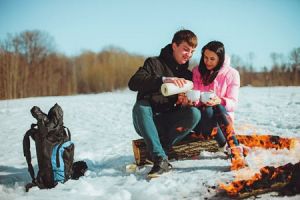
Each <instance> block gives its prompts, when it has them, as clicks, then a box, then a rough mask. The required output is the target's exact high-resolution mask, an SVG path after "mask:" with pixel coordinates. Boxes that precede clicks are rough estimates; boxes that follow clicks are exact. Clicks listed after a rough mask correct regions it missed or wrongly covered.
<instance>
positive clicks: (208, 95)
mask: <svg viewBox="0 0 300 200" xmlns="http://www.w3.org/2000/svg"><path fill="white" fill-rule="evenodd" d="M215 96H216V94H215V93H214V92H201V98H200V101H201V102H202V103H207V102H208V101H209V100H211V99H212V98H214V97H215Z"/></svg>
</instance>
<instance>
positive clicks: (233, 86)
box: [192, 56, 240, 121]
mask: <svg viewBox="0 0 300 200" xmlns="http://www.w3.org/2000/svg"><path fill="white" fill-rule="evenodd" d="M192 71H193V83H194V90H200V91H201V92H208V91H211V90H213V91H214V92H215V93H216V95H217V96H218V97H220V98H221V105H223V106H224V107H225V109H226V110H227V112H228V114H229V115H230V117H231V119H232V121H233V120H234V110H235V109H236V108H237V103H238V96H239V88H240V75H239V72H238V71H237V70H236V69H234V68H232V67H231V66H230V58H229V57H228V56H225V61H224V64H223V66H222V67H221V69H220V71H219V73H218V75H217V77H216V78H215V80H214V81H213V82H212V83H211V84H209V85H207V86H204V84H203V83H202V79H201V74H200V72H199V70H198V66H196V67H194V68H193V70H192Z"/></svg>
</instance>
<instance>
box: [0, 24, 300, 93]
mask: <svg viewBox="0 0 300 200" xmlns="http://www.w3.org/2000/svg"><path fill="white" fill-rule="evenodd" d="M53 45H54V40H53V39H52V38H51V36H49V35H48V34H47V33H45V32H41V31H38V30H35V31H24V32H21V33H18V34H15V35H12V34H8V36H7V38H5V39H4V40H0V99H16V98H25V97H34V96H60V95H74V94H86V93H99V92H107V91H113V90H116V89H123V88H126V87H127V83H128V80H129V78H130V77H131V76H132V74H133V73H134V72H135V71H136V70H137V68H138V67H140V66H142V65H143V62H144V60H145V57H144V56H141V55H134V54H129V53H127V52H126V51H125V50H122V49H119V48H116V47H107V48H105V49H103V50H102V51H101V52H97V53H96V52H92V51H84V52H82V53H81V54H80V55H78V56H74V57H68V56H66V55H64V54H62V53H59V52H57V51H56V50H55V47H54V46H53ZM270 56H271V59H272V61H273V64H272V66H271V68H270V69H268V68H267V67H264V68H263V70H262V71H259V72H258V71H255V70H254V68H253V66H252V63H251V60H250V62H248V63H247V64H245V63H243V61H242V59H241V58H240V57H239V56H237V55H231V64H232V66H233V67H235V68H236V69H237V70H238V71H239V73H240V76H241V86H248V85H252V86H296V85H300V47H299V48H295V49H293V50H291V52H290V53H289V55H288V57H289V58H288V60H287V61H284V59H282V58H283V56H282V54H278V53H272V54H271V55H270ZM195 64H197V62H191V66H195Z"/></svg>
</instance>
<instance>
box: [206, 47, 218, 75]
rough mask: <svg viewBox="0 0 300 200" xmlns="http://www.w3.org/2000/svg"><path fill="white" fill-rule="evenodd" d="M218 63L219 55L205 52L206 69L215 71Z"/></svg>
mask: <svg viewBox="0 0 300 200" xmlns="http://www.w3.org/2000/svg"><path fill="white" fill-rule="evenodd" d="M218 63H219V57H218V55H217V54H216V53H215V52H213V51H211V50H208V49H206V50H205V51H204V64H205V66H206V69H208V70H213V69H214V68H215V67H216V66H217V65H218Z"/></svg>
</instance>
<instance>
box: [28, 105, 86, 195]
mask: <svg viewBox="0 0 300 200" xmlns="http://www.w3.org/2000/svg"><path fill="white" fill-rule="evenodd" d="M31 114H32V116H33V117H34V118H35V119H37V124H32V125H31V128H30V129H29V130H28V131H27V132H26V133H25V135H24V138H23V152H24V156H25V157H26V161H27V164H28V171H29V173H30V176H31V178H32V183H29V184H27V185H26V186H25V188H26V191H28V190H29V189H30V188H31V187H33V186H38V187H39V188H41V189H44V188H53V187H55V186H56V185H57V183H58V182H61V183H64V182H66V181H67V180H68V179H70V178H72V177H74V178H75V179H78V178H79V177H80V176H82V175H83V174H84V172H85V171H86V170H87V165H86V163H85V162H84V161H79V162H76V163H73V161H74V143H73V142H72V141H71V133H70V131H69V129H68V128H66V127H65V126H64V125H63V111H62V109H61V107H60V106H59V105H58V104H55V105H54V106H53V107H52V108H51V109H50V110H49V112H48V115H47V114H45V113H43V112H42V111H41V109H40V108H39V107H37V106H34V107H32V109H31ZM30 137H31V138H32V139H33V140H34V141H35V146H36V155H37V161H38V168H39V170H38V173H37V176H36V177H35V174H34V169H33V166H32V164H31V152H30ZM73 164H75V165H73ZM73 169H75V173H74V172H73Z"/></svg>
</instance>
